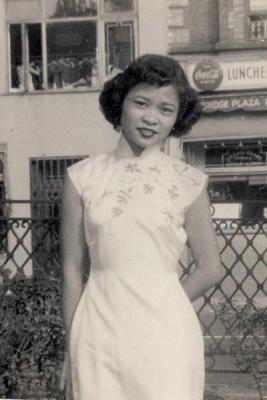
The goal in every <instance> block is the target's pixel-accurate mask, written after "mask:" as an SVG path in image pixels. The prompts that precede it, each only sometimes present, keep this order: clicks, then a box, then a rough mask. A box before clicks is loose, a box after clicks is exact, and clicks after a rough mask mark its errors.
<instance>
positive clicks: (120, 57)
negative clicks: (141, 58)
mask: <svg viewBox="0 0 267 400" xmlns="http://www.w3.org/2000/svg"><path fill="white" fill-rule="evenodd" d="M105 34H106V35H105V36H106V38H105V39H106V75H114V74H115V73H116V72H119V71H120V70H123V69H125V68H126V67H127V65H128V64H129V63H130V62H131V61H132V60H133V59H134V36H133V25H132V23H127V24H125V25H116V24H112V23H107V24H106V27H105Z"/></svg>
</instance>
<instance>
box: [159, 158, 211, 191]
mask: <svg viewBox="0 0 267 400" xmlns="http://www.w3.org/2000/svg"><path fill="white" fill-rule="evenodd" d="M165 159H166V162H167V163H168V164H169V167H170V168H171V169H172V170H173V171H174V174H175V175H178V176H179V177H181V178H183V179H184V180H185V181H186V180H188V182H189V183H192V184H195V185H198V184H201V183H203V182H205V181H206V180H207V179H208V176H207V174H205V173H204V172H203V171H202V170H201V169H199V168H197V167H194V166H192V165H190V164H188V163H187V162H185V161H184V160H182V159H178V158H173V157H170V156H168V155H166V157H165Z"/></svg>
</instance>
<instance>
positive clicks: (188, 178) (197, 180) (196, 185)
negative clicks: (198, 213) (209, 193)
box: [179, 161, 208, 209]
mask: <svg viewBox="0 0 267 400" xmlns="http://www.w3.org/2000/svg"><path fill="white" fill-rule="evenodd" d="M179 175H180V178H181V179H182V182H183V187H184V198H185V202H186V208H187V209H188V208H189V207H190V206H191V205H192V204H193V203H194V201H195V200H196V199H197V198H198V197H199V195H200V194H201V193H202V192H203V191H204V190H207V186H208V175H206V174H205V173H204V172H202V171H200V170H199V169H197V168H195V167H192V166H191V165H188V164H186V163H184V162H181V161H180V163H179Z"/></svg>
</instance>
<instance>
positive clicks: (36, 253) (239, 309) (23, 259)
mask: <svg viewBox="0 0 267 400" xmlns="http://www.w3.org/2000/svg"><path fill="white" fill-rule="evenodd" d="M54 204H55V203H49V205H47V204H45V202H33V203H30V202H28V201H20V202H18V201H17V202H14V201H13V202H11V201H9V202H6V203H5V205H4V207H5V210H4V214H5V215H6V216H2V217H0V243H1V244H0V302H1V305H0V321H1V322H0V341H1V342H0V397H21V398H23V397H24V398H25V397H27V398H29V397H45V398H55V397H58V395H59V393H58V392H57V390H56V388H57V387H58V379H59V371H60V365H61V362H62V359H63V354H64V331H63V323H62V317H61V305H60V301H61V300H60V299H61V291H60V286H61V284H60V280H61V279H60V276H61V263H60V243H59V225H60V218H59V217H56V218H55V217H49V215H47V210H48V211H49V209H50V208H51V207H53V206H54ZM19 206H20V207H26V208H25V209H24V212H25V213H26V214H27V215H28V216H26V217H21V216H20V215H19V214H20V213H19V211H18V209H17V208H18V207H19ZM49 207H50V208H49ZM10 209H12V212H11V211H10ZM33 209H34V210H35V211H34V215H35V217H32V216H31V211H32V210H33ZM2 210H3V206H2ZM38 210H39V211H40V212H39V213H38V212H37V211H38ZM42 210H46V213H45V215H44V216H42V212H43V211H42ZM213 222H214V226H215V229H216V233H217V237H218V243H219V248H220V253H221V259H222V263H223V266H224V277H223V279H222V280H221V282H220V283H219V284H217V285H216V286H215V287H213V288H212V289H210V290H209V291H208V292H207V293H206V294H205V295H204V296H203V297H202V298H201V299H200V300H199V301H198V302H197V304H196V308H197V313H198V316H199V319H200V322H201V325H202V328H203V333H204V338H205V345H206V368H207V370H208V371H215V372H237V371H239V372H240V371H243V372H250V373H253V371H252V366H251V365H252V363H254V364H253V365H254V367H253V368H254V370H255V362H256V361H257V360H256V359H257V357H258V364H259V365H258V367H259V368H258V375H257V377H256V378H257V379H258V378H259V376H260V378H261V381H260V383H259V385H262V376H263V378H264V379H265V377H266V369H265V367H266V365H265V367H264V368H262V365H263V364H264V362H262V361H264V360H262V358H261V357H260V356H259V354H263V355H264V356H265V360H266V359H267V344H266V333H267V311H266V305H267V304H266V299H267V275H266V267H267V245H266V244H267V219H264V218H257V219H256V220H251V219H250V220H243V219H225V218H224V219H214V220H213ZM179 268H180V269H181V273H182V274H187V273H188V272H189V271H190V270H191V268H194V261H193V259H192V257H191V254H190V252H189V250H187V249H186V251H185V252H184V254H183V257H182V259H181V260H180V262H179ZM240 321H241V322H242V323H241V322H240ZM251 321H254V322H253V323H252V322H251ZM242 324H243V325H242ZM248 327H250V328H249V329H248ZM264 329H265V331H264ZM248 354H250V355H251V358H250V359H249V358H248ZM242 357H243V359H242ZM255 360H256V361H255ZM262 371H263V372H262ZM256 378H255V379H256Z"/></svg>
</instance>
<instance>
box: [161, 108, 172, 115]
mask: <svg viewBox="0 0 267 400" xmlns="http://www.w3.org/2000/svg"><path fill="white" fill-rule="evenodd" d="M161 111H162V112H163V114H172V113H173V109H172V108H168V107H163V108H162V109H161Z"/></svg>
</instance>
